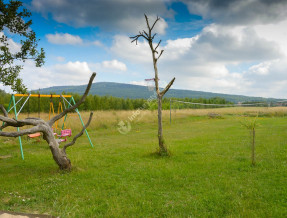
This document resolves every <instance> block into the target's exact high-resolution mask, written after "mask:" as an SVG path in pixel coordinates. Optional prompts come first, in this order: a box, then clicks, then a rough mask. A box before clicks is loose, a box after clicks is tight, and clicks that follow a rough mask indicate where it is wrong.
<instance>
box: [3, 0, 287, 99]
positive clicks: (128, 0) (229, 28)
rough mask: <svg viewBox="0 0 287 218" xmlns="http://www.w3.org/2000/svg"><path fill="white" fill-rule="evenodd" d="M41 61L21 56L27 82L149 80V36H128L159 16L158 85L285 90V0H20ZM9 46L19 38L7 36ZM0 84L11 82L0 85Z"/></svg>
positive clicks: (265, 92) (32, 85) (264, 93)
mask: <svg viewBox="0 0 287 218" xmlns="http://www.w3.org/2000/svg"><path fill="white" fill-rule="evenodd" d="M23 2H24V5H25V7H26V8H28V9H29V10H30V11H31V12H32V17H31V18H32V21H33V24H32V26H31V28H32V29H33V30H34V31H35V32H36V35H37V38H38V39H40V42H39V48H40V47H43V48H44V50H45V52H46V63H45V65H44V66H43V67H41V68H37V67H35V65H34V63H33V62H32V61H27V62H26V63H25V64H24V68H23V70H22V72H21V74H20V76H21V78H22V79H23V81H24V83H25V84H26V86H27V87H28V89H39V88H45V87H50V86H61V85H83V84H86V83H87V82H88V80H89V76H90V75H91V73H92V72H96V73H97V77H96V79H95V82H119V83H129V84H137V85H149V84H148V82H146V81H145V79H149V78H153V77H154V71H153V65H152V56H151V51H150V49H149V46H148V44H147V42H145V41H144V40H140V41H139V42H138V44H137V45H136V44H135V43H131V39H130V38H129V37H130V36H134V35H136V34H138V32H139V31H142V30H144V29H146V23H145V19H144V13H146V14H147V16H148V17H149V21H150V22H151V23H152V22H153V21H154V20H155V19H156V17H157V16H159V17H160V21H159V22H158V23H157V25H156V27H155V29H154V30H155V32H156V33H157V35H156V37H155V39H154V42H155V43H157V42H158V41H159V40H162V43H161V45H160V48H159V49H163V50H164V53H163V54H162V56H161V58H160V59H159V61H158V70H159V78H160V85H161V86H162V87H163V86H165V85H166V84H167V83H168V82H169V81H170V80H171V79H172V78H173V77H175V78H176V80H175V82H174V85H173V86H172V88H176V89H189V90H196V91H208V92H216V93H225V94H239V95H247V96H261V97H275V98H287V72H286V70H287V38H286V36H287V13H286V11H287V0H80V1H79V0H32V1H31V0H25V1H23ZM11 42H12V43H11V49H17V46H19V44H17V43H19V42H17V39H16V37H15V38H13V37H12V38H11ZM0 88H1V89H3V88H4V89H5V90H9V89H8V88H7V87H3V86H2V85H0Z"/></svg>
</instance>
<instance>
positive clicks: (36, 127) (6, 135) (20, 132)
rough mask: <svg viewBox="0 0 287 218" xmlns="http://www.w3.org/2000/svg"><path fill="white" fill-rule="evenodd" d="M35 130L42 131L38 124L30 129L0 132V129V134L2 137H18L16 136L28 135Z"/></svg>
mask: <svg viewBox="0 0 287 218" xmlns="http://www.w3.org/2000/svg"><path fill="white" fill-rule="evenodd" d="M36 132H42V130H41V128H40V127H39V126H34V127H32V128H30V129H23V130H20V131H19V132H2V131H0V136H4V137H18V136H23V135H28V134H33V133H36Z"/></svg>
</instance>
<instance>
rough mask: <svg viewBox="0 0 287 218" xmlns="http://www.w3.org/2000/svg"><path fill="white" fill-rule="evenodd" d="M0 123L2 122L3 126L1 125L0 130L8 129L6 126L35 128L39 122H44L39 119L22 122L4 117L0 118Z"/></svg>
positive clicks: (28, 119)
mask: <svg viewBox="0 0 287 218" xmlns="http://www.w3.org/2000/svg"><path fill="white" fill-rule="evenodd" d="M0 121H2V122H4V123H5V124H4V125H2V126H1V127H0V130H2V129H4V128H6V127H8V126H13V127H23V126H26V125H32V126H36V125H38V124H40V123H41V122H42V123H43V122H45V121H44V120H41V119H35V120H34V119H31V118H27V119H24V120H15V119H11V118H9V117H4V116H0Z"/></svg>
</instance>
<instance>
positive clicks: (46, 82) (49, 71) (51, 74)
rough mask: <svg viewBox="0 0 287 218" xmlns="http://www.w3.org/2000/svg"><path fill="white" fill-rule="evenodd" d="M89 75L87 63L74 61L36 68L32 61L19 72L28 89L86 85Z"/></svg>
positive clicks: (89, 70) (90, 72)
mask: <svg viewBox="0 0 287 218" xmlns="http://www.w3.org/2000/svg"><path fill="white" fill-rule="evenodd" d="M91 74H92V71H91V69H90V67H89V65H88V63H87V62H79V61H76V62H68V63H64V64H56V65H52V66H43V67H41V68H38V67H35V64H34V63H33V62H32V61H27V62H26V63H25V65H24V69H23V70H22V72H21V78H23V82H24V84H26V85H27V88H28V89H39V88H46V87H50V86H64V85H82V84H86V83H87V82H88V80H89V77H90V75H91Z"/></svg>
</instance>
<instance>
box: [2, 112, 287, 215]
mask: <svg viewBox="0 0 287 218" xmlns="http://www.w3.org/2000/svg"><path fill="white" fill-rule="evenodd" d="M209 113H218V114H220V115H221V116H220V117H218V118H210V117H209V116H208V114H209ZM134 114H138V115H137V116H135V118H134V120H133V121H132V122H131V131H130V132H129V133H127V134H120V133H119V131H118V129H117V128H118V126H117V124H118V123H119V122H120V121H127V120H128V118H129V117H131V116H132V115H134ZM257 114H258V118H257V122H258V124H259V126H258V128H257V129H256V165H255V166H252V165H251V159H250V156H251V149H250V132H249V131H248V130H247V129H246V128H245V127H243V126H242V124H241V122H242V121H243V120H246V119H248V120H252V119H254V117H255V116H256V115H257ZM88 115H89V114H88V113H87V112H83V113H82V116H83V119H84V121H86V120H87V119H88ZM286 115H287V108H279V107H278V108H223V109H196V110H195V109H190V110H173V111H172V123H171V124H170V123H169V111H164V113H163V118H164V119H163V127H164V137H165V141H166V143H167V145H168V148H169V150H170V151H171V156H169V157H159V156H158V155H157V154H156V153H155V151H156V149H157V136H156V134H157V115H156V111H140V112H138V113H137V112H135V111H96V112H95V113H94V118H93V121H92V123H91V125H90V126H89V128H88V131H89V134H90V137H91V139H92V141H93V144H94V148H92V147H91V146H90V145H89V141H88V139H87V137H86V136H85V135H83V136H82V137H81V138H80V139H78V141H77V143H76V144H75V145H74V146H72V147H70V148H68V150H67V153H68V156H69V158H70V159H71V162H72V165H73V169H72V171H71V172H61V171H60V170H58V167H57V165H56V164H55V163H54V161H53V159H52V155H51V152H50V150H49V147H48V145H47V144H46V143H45V141H43V140H41V141H40V142H37V141H36V140H32V141H31V140H30V141H27V140H26V137H23V138H22V140H23V149H24V155H25V160H24V161H23V160H22V159H21V155H20V151H19V143H18V139H17V138H16V139H14V138H3V137H1V138H0V175H1V177H0V211H1V210H2V211H15V212H29V213H40V214H50V215H53V216H60V217H286V216H287V185H286V184H287V183H286V182H287V155H286V154H287V117H286ZM21 116H22V118H23V117H25V114H24V115H21ZM34 116H37V114H35V115H34ZM41 117H42V118H45V119H47V118H48V114H41ZM20 118H21V117H20ZM67 127H71V128H72V130H73V135H75V134H76V133H77V132H78V131H79V130H80V129H81V124H80V121H79V119H78V117H77V115H76V114H72V115H69V117H68V120H67Z"/></svg>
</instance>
